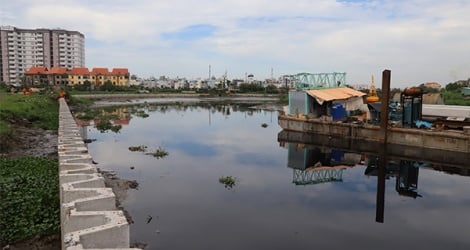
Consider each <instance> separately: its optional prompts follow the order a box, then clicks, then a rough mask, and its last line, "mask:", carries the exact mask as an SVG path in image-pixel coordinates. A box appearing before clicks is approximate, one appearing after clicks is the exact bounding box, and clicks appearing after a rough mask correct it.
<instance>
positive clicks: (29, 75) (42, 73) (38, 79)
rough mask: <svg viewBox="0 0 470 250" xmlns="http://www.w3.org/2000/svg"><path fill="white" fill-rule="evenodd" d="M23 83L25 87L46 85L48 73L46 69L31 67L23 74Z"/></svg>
mask: <svg viewBox="0 0 470 250" xmlns="http://www.w3.org/2000/svg"><path fill="white" fill-rule="evenodd" d="M24 76H25V83H26V85H27V86H34V85H40V84H48V83H49V79H48V77H47V76H48V72H47V69H46V67H31V68H29V69H28V70H27V71H26V72H24Z"/></svg>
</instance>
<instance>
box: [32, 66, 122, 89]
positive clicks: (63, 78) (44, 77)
mask: <svg viewBox="0 0 470 250" xmlns="http://www.w3.org/2000/svg"><path fill="white" fill-rule="evenodd" d="M129 76H130V73H129V70H128V69H126V68H114V69H113V70H112V71H111V72H110V71H109V70H108V68H93V69H92V70H91V71H89V70H88V68H85V67H77V68H73V69H72V70H67V68H65V67H52V68H51V69H50V70H48V69H47V68H45V67H31V68H30V69H28V70H27V71H26V72H25V79H26V85H40V84H48V85H72V86H73V85H77V84H84V83H85V82H86V81H89V82H90V84H91V85H93V86H95V87H99V86H101V85H103V84H104V83H106V82H107V81H109V82H111V83H112V84H113V85H114V86H128V85H129V78H130V77H129Z"/></svg>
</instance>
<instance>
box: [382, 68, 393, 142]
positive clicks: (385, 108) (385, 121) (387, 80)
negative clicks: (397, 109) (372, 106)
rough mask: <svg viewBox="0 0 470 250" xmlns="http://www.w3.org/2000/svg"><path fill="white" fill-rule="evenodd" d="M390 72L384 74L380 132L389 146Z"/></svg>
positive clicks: (385, 71)
mask: <svg viewBox="0 0 470 250" xmlns="http://www.w3.org/2000/svg"><path fill="white" fill-rule="evenodd" d="M390 75H391V72H390V70H388V69H386V70H384V71H383V72H382V110H381V112H380V130H381V131H382V134H383V142H384V144H387V127H388V102H389V99H390Z"/></svg>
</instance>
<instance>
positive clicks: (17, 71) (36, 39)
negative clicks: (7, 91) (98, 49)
mask: <svg viewBox="0 0 470 250" xmlns="http://www.w3.org/2000/svg"><path fill="white" fill-rule="evenodd" d="M0 57H1V60H0V82H5V83H21V82H22V78H23V75H24V72H25V71H27V70H28V69H29V68H31V67H33V66H43V67H46V68H48V69H50V68H52V67H66V68H67V69H69V70H71V69H72V68H74V67H85V36H84V35H83V34H82V33H80V32H78V31H68V30H63V29H19V28H16V27H12V26H0Z"/></svg>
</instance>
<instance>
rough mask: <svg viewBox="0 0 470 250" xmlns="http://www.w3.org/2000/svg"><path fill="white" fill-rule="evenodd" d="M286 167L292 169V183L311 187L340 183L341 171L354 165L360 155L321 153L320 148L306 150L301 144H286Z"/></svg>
mask: <svg viewBox="0 0 470 250" xmlns="http://www.w3.org/2000/svg"><path fill="white" fill-rule="evenodd" d="M286 146H287V148H288V161H287V167H289V168H292V169H293V178H292V183H294V184H295V185H311V184H319V183H325V182H341V181H342V180H343V171H344V169H346V168H348V167H353V166H355V165H356V163H357V161H359V160H360V155H355V154H345V153H344V152H342V151H340V150H334V149H333V150H331V151H329V152H322V150H321V149H320V148H307V147H304V145H302V144H296V143H287V144H286Z"/></svg>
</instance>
